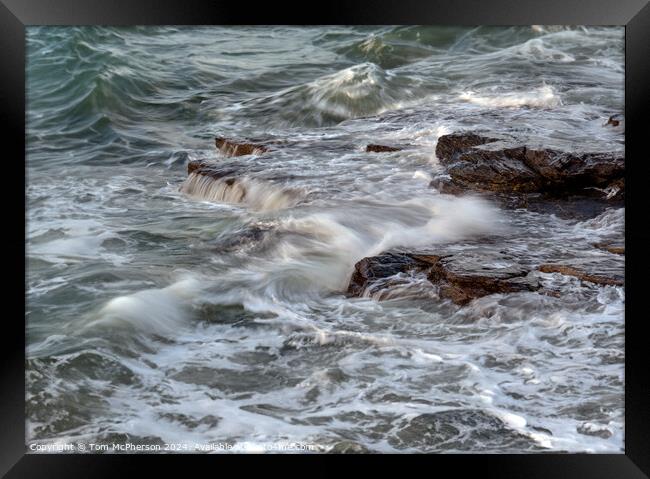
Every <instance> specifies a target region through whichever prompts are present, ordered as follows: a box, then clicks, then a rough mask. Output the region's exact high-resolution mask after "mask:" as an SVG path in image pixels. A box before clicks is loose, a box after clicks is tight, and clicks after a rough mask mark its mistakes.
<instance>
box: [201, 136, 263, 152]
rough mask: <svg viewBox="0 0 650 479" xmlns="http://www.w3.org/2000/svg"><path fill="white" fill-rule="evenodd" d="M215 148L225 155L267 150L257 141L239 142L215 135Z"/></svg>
mask: <svg viewBox="0 0 650 479" xmlns="http://www.w3.org/2000/svg"><path fill="white" fill-rule="evenodd" d="M214 142H215V145H216V146H217V149H218V150H219V151H221V153H223V154H224V155H226V156H243V155H261V154H262V153H266V152H267V151H269V149H268V147H267V146H265V145H262V144H258V143H250V142H240V141H234V140H229V139H227V138H222V137H217V138H215V140H214Z"/></svg>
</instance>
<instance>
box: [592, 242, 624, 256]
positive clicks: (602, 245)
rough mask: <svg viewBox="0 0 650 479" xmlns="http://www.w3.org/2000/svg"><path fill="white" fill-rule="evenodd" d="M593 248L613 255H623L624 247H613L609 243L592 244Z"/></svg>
mask: <svg viewBox="0 0 650 479" xmlns="http://www.w3.org/2000/svg"><path fill="white" fill-rule="evenodd" d="M594 247H595V248H598V249H602V250H604V251H608V252H610V253H613V254H625V246H623V245H613V244H610V243H594Z"/></svg>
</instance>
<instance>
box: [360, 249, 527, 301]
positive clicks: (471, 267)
mask: <svg viewBox="0 0 650 479" xmlns="http://www.w3.org/2000/svg"><path fill="white" fill-rule="evenodd" d="M494 265H498V266H494ZM413 271H416V272H420V273H424V274H425V275H426V277H427V279H428V280H429V281H430V282H431V283H432V284H434V285H436V286H438V291H439V296H440V297H441V298H443V299H449V300H451V301H452V302H453V303H455V304H457V305H465V304H467V303H469V302H470V301H472V300H473V299H476V298H480V297H482V296H487V295H489V294H495V293H513V292H518V291H536V290H537V289H539V284H538V283H537V281H536V280H534V279H530V278H527V275H528V272H529V271H527V270H526V269H523V268H521V267H519V266H517V265H515V264H511V265H510V266H506V267H503V266H502V264H501V263H499V262H498V261H496V258H494V257H488V256H487V255H482V254H473V253H470V252H463V253H458V254H453V255H447V256H439V255H431V254H417V253H393V252H387V253H384V254H381V255H378V256H372V257H369V258H364V259H362V260H361V261H359V262H358V263H357V264H356V265H355V268H354V273H353V274H352V278H351V279H350V284H349V286H348V290H347V292H348V294H349V295H351V296H361V295H364V294H366V293H367V294H370V295H372V294H373V293H374V292H376V291H378V290H380V289H383V288H386V287H390V282H386V281H385V280H386V279H387V278H390V277H392V276H395V275H398V274H399V273H408V272H413Z"/></svg>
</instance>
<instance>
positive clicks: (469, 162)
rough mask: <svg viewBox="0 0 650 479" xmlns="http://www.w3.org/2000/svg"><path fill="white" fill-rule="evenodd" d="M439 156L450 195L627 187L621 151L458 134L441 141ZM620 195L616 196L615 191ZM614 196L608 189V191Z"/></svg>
mask: <svg viewBox="0 0 650 479" xmlns="http://www.w3.org/2000/svg"><path fill="white" fill-rule="evenodd" d="M436 156H437V158H438V160H439V161H440V163H441V164H442V165H444V166H446V169H447V175H448V177H447V178H446V179H443V180H434V181H433V182H432V186H435V187H437V188H439V189H441V191H443V192H445V193H447V192H448V193H452V194H457V193H459V192H462V191H463V190H473V191H491V192H500V193H510V194H512V193H516V194H520V193H531V192H555V193H562V194H566V193H576V192H580V193H582V194H589V193H593V192H588V191H587V192H586V191H585V190H586V189H601V190H602V189H606V188H609V187H616V188H618V189H617V190H616V193H618V192H619V191H621V190H622V189H623V184H624V179H623V176H624V172H625V160H624V158H623V156H622V154H617V153H590V152H584V153H571V152H564V151H559V150H555V149H551V148H537V147H534V148H532V147H529V146H526V145H525V144H523V142H521V141H518V140H516V139H514V138H511V137H505V136H501V137H497V136H496V135H493V136H489V137H488V136H481V135H476V134H474V133H454V134H451V135H443V136H441V137H440V138H439V139H438V145H437V146H436ZM616 193H615V194H616ZM607 196H608V197H609V192H608V193H607Z"/></svg>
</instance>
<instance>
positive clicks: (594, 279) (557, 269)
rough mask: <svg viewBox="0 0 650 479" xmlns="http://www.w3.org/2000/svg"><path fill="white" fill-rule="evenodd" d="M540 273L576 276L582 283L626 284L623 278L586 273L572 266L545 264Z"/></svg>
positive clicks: (540, 268)
mask: <svg viewBox="0 0 650 479" xmlns="http://www.w3.org/2000/svg"><path fill="white" fill-rule="evenodd" d="M539 271H541V272H542V273H560V274H563V275H565V276H574V277H576V278H578V279H579V280H580V281H587V282H589V283H594V284H600V285H613V286H623V284H624V281H623V279H622V278H618V277H607V276H601V275H597V274H591V273H586V272H584V271H581V270H579V269H577V268H574V267H572V266H566V265H562V264H543V265H541V266H540V267H539Z"/></svg>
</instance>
